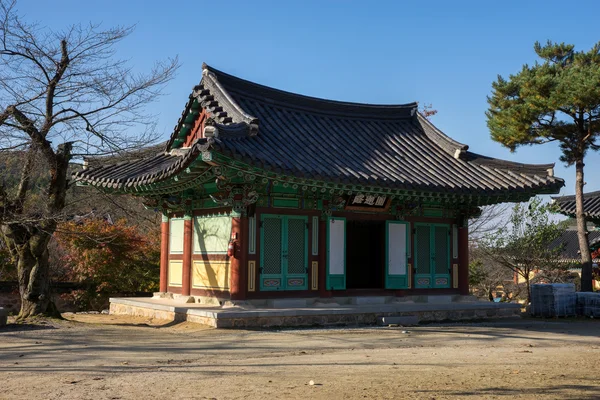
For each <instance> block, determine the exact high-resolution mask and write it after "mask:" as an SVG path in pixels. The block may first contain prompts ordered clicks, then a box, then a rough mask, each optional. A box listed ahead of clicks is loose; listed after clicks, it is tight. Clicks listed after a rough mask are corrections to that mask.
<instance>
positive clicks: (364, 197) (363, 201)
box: [346, 193, 391, 211]
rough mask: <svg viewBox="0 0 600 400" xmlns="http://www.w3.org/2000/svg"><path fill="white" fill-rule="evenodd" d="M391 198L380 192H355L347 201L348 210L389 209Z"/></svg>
mask: <svg viewBox="0 0 600 400" xmlns="http://www.w3.org/2000/svg"><path fill="white" fill-rule="evenodd" d="M390 203H391V199H390V198H389V197H387V196H384V195H379V194H362V193H358V194H353V195H351V196H350V197H348V200H347V201H346V209H347V210H359V211H387V210H388V209H389V207H390Z"/></svg>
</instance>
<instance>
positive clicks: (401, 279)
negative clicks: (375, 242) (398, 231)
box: [385, 221, 410, 289]
mask: <svg viewBox="0 0 600 400" xmlns="http://www.w3.org/2000/svg"><path fill="white" fill-rule="evenodd" d="M397 227H403V228H404V231H403V234H404V240H402V241H401V242H398V243H390V234H391V233H392V232H393V231H392V230H393V229H394V228H397ZM409 228H410V225H409V223H408V222H404V221H386V223H385V260H386V263H385V288H386V289H406V288H408V254H409V253H408V246H409V236H410V232H409ZM393 246H396V247H393ZM398 253H402V255H401V256H400V255H399V254H398ZM399 257H402V260H400V259H399ZM400 261H402V262H403V267H404V268H403V270H402V271H397V270H396V269H401V268H394V267H395V266H394V265H392V263H397V262H400ZM396 267H397V266H396Z"/></svg>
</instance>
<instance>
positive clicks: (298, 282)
mask: <svg viewBox="0 0 600 400" xmlns="http://www.w3.org/2000/svg"><path fill="white" fill-rule="evenodd" d="M287 285H288V286H303V285H304V279H297V278H294V279H288V281H287Z"/></svg>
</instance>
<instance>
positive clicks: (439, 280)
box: [435, 278, 448, 286]
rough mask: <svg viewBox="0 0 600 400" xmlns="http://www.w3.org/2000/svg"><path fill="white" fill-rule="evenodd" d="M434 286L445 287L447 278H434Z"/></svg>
mask: <svg viewBox="0 0 600 400" xmlns="http://www.w3.org/2000/svg"><path fill="white" fill-rule="evenodd" d="M435 284H436V286H440V285H447V284H448V278H436V280H435Z"/></svg>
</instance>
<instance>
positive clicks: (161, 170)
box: [74, 65, 564, 301]
mask: <svg viewBox="0 0 600 400" xmlns="http://www.w3.org/2000/svg"><path fill="white" fill-rule="evenodd" d="M553 166H554V165H553V164H547V165H529V164H520V163H514V162H508V161H503V160H498V159H494V158H490V157H485V156H481V155H479V154H476V153H473V152H470V151H469V150H468V146H467V145H464V144H461V143H458V142H456V141H454V140H452V139H451V138H449V137H448V136H446V135H445V134H444V133H443V132H441V131H440V130H439V129H437V128H436V127H435V126H433V125H432V124H431V122H429V121H428V120H427V119H426V118H424V117H423V116H422V115H421V114H420V113H419V112H418V111H417V104H416V103H409V104H402V105H373V104H359V103H347V102H340V101H331V100H325V99H318V98H313V97H307V96H302V95H298V94H293V93H289V92H284V91H281V90H277V89H273V88H269V87H266V86H263V85H259V84H256V83H252V82H249V81H246V80H243V79H240V78H237V77H234V76H231V75H228V74H226V73H223V72H221V71H218V70H216V69H214V68H212V67H209V66H207V65H204V66H203V72H202V80H201V82H200V84H199V85H198V86H196V87H195V88H194V89H193V92H192V94H191V95H190V96H189V100H188V102H187V104H186V105H185V108H184V110H183V114H182V116H181V118H180V119H179V122H178V123H177V125H176V127H175V129H174V131H173V134H172V135H171V138H170V140H169V141H168V143H167V145H166V148H165V149H164V151H162V152H160V153H159V154H156V155H154V156H149V157H145V158H143V159H138V160H130V161H126V162H122V163H119V164H113V165H102V166H98V167H94V168H87V169H84V170H82V171H80V172H77V173H76V174H75V175H74V179H75V180H77V182H78V183H79V184H83V185H91V186H95V187H98V188H100V189H101V190H104V191H106V192H109V193H121V194H123V193H125V194H131V195H134V196H141V197H143V198H144V199H145V204H146V205H147V206H148V207H152V208H154V209H156V210H157V211H159V212H161V213H162V215H163V219H162V246H161V274H160V290H161V292H164V293H172V294H174V295H177V297H189V299H188V300H190V301H193V299H196V300H197V301H200V300H201V298H204V297H210V298H217V299H219V300H251V299H273V298H285V297H287V298H307V297H313V298H327V297H333V296H376V295H386V296H397V297H402V296H408V295H415V294H426V295H435V294H440V295H453V294H456V295H460V294H463V295H466V294H468V292H469V288H468V227H467V221H468V219H469V218H471V217H473V216H476V215H477V213H478V212H479V210H480V209H479V207H481V206H485V205H490V204H495V203H499V202H518V201H526V200H528V199H529V198H530V197H532V196H534V195H536V194H547V193H550V194H551V193H558V191H559V189H560V188H561V187H562V186H563V185H564V182H563V180H562V179H560V178H557V177H555V176H554V175H553Z"/></svg>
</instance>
